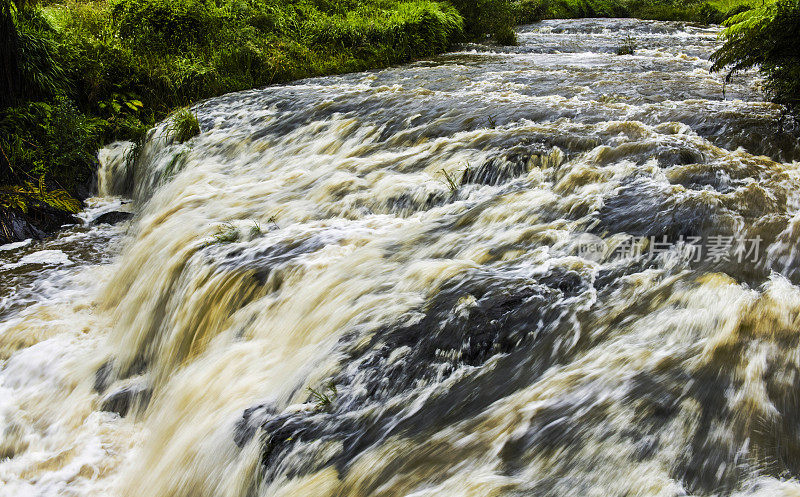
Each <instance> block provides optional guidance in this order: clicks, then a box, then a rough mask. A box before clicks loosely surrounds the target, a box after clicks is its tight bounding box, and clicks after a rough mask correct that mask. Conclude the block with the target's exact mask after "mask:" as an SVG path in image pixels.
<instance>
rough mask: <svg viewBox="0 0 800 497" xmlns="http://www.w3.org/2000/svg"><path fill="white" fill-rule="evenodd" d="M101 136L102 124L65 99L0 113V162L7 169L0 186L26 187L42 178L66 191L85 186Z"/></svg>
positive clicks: (25, 105) (1, 169) (29, 104)
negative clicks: (14, 184)
mask: <svg viewBox="0 0 800 497" xmlns="http://www.w3.org/2000/svg"><path fill="white" fill-rule="evenodd" d="M100 133H101V130H100V125H99V123H98V120H96V119H92V118H89V117H87V116H85V115H84V114H83V113H81V112H80V111H79V110H78V109H77V108H76V107H75V105H74V104H73V103H72V101H70V100H69V99H67V98H65V97H57V98H56V99H55V100H54V101H52V102H28V103H26V104H24V105H21V106H19V107H12V108H8V109H5V110H3V111H0V149H2V156H0V161H3V162H5V165H6V166H7V168H6V174H5V176H4V177H0V183H4V184H11V183H17V184H23V183H24V181H27V180H30V179H32V178H38V177H40V176H42V175H47V177H48V179H49V180H50V181H52V182H54V183H55V184H57V185H60V186H61V187H62V188H64V189H67V190H73V189H74V188H76V187H78V186H80V185H82V184H85V183H87V182H88V181H89V180H90V179H91V177H92V174H93V172H94V169H95V166H96V157H95V154H96V151H97V148H98V146H99V145H100V140H99V138H100ZM0 171H3V168H0Z"/></svg>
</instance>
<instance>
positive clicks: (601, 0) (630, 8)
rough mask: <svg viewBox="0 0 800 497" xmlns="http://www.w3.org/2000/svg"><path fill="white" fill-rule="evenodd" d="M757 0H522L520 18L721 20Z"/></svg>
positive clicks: (718, 21) (534, 19) (711, 21)
mask: <svg viewBox="0 0 800 497" xmlns="http://www.w3.org/2000/svg"><path fill="white" fill-rule="evenodd" d="M756 1H757V0H713V1H707V0H520V3H519V4H518V14H517V19H518V20H519V21H520V22H534V21H538V20H541V19H555V18H580V17H635V18H639V19H655V20H662V21H690V22H700V23H706V24H712V23H720V22H722V21H723V20H725V19H727V18H728V17H730V16H732V15H735V14H736V13H738V12H741V11H742V10H746V9H749V8H750V6H751V5H754V4H755V3H756Z"/></svg>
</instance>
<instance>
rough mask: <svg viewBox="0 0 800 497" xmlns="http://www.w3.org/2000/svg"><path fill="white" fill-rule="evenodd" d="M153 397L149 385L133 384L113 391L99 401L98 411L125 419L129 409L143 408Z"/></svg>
mask: <svg viewBox="0 0 800 497" xmlns="http://www.w3.org/2000/svg"><path fill="white" fill-rule="evenodd" d="M152 395H153V390H152V388H150V386H149V385H147V384H144V383H134V384H132V385H128V386H125V387H122V388H120V389H119V390H115V391H113V392H111V393H109V394H108V395H106V396H105V397H103V399H102V400H101V401H100V402H101V404H100V410H101V411H106V412H115V413H117V414H119V415H120V416H122V417H125V416H126V415H127V414H128V412H129V411H130V410H131V408H133V407H136V408H143V407H145V406H146V405H147V404H148V402H150V397H151V396H152Z"/></svg>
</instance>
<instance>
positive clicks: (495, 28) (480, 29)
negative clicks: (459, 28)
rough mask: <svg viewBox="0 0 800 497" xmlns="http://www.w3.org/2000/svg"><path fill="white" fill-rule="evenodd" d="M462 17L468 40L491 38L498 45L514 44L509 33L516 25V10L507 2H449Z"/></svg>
mask: <svg viewBox="0 0 800 497" xmlns="http://www.w3.org/2000/svg"><path fill="white" fill-rule="evenodd" d="M451 3H452V4H453V5H454V6H455V8H456V9H458V11H459V12H460V13H461V15H462V16H463V17H464V31H465V33H466V35H467V37H468V38H471V39H474V40H479V41H480V40H484V39H486V38H487V37H490V38H493V39H494V40H495V41H497V42H498V43H503V42H501V41H500V40H501V39H502V40H503V41H504V42H506V43H503V44H515V43H516V35H514V37H513V38H514V40H513V41H514V43H508V42H510V41H511V36H510V33H509V31H511V32H513V27H514V25H516V24H517V8H516V7H515V4H514V3H512V2H511V1H509V0H451Z"/></svg>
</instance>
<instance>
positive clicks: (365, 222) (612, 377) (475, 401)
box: [0, 20, 800, 497]
mask: <svg viewBox="0 0 800 497" xmlns="http://www.w3.org/2000/svg"><path fill="white" fill-rule="evenodd" d="M628 35H630V36H631V37H632V38H633V39H634V40H635V42H636V44H637V47H638V48H637V51H636V53H635V54H634V55H625V56H618V55H615V50H616V48H617V47H618V46H620V45H621V44H622V43H623V41H624V39H625V38H626V36H628ZM716 35H717V30H716V29H712V28H706V27H697V26H687V25H681V24H675V23H662V22H642V21H632V20H576V21H548V22H543V23H540V24H536V25H532V26H528V27H525V28H523V29H521V32H520V42H521V43H520V46H519V47H515V48H513V49H502V50H499V49H489V48H486V47H481V46H470V47H465V48H464V50H463V51H461V52H458V53H452V54H448V55H445V56H442V57H438V58H435V59H433V60H429V61H424V62H418V63H414V64H411V65H408V66H404V67H400V68H394V69H388V70H384V71H378V72H369V73H361V74H350V75H344V76H337V77H328V78H319V79H312V80H306V81H301V82H299V83H297V84H292V85H287V86H280V87H271V88H267V89H264V90H254V91H248V92H243V93H238V94H232V95H227V96H223V97H220V98H216V99H212V100H209V101H207V102H204V103H202V104H200V105H198V106H197V107H196V109H195V110H196V112H197V114H198V117H199V119H200V123H201V127H202V129H203V133H202V134H201V135H200V136H198V137H196V138H194V139H192V140H190V141H189V142H186V143H184V144H177V143H173V142H172V141H171V140H170V138H169V136H168V133H167V130H166V126H165V125H162V126H161V127H160V128H158V129H156V130H155V131H154V132H153V134H151V136H150V138H149V141H148V142H147V143H146V144H145V145H144V147H142V148H141V150H140V151H139V152H140V153H139V158H138V160H137V161H136V162H135V163H134V164H130V165H129V164H128V163H127V162H126V161H125V160H124V159H125V157H126V155H127V150H128V148H127V147H126V146H125V145H116V146H114V147H112V148H109V149H107V150H104V151H103V152H102V153H101V159H102V162H103V167H102V169H101V171H100V186H101V193H103V194H105V195H106V196H107V197H106V198H105V199H103V200H96V201H95V207H94V208H93V209H91V210H89V211H87V213H86V214H85V215H84V218H85V221H86V223H85V225H83V226H76V227H74V228H71V229H70V230H67V231H66V232H65V233H64V234H62V235H61V236H59V237H58V238H56V239H54V240H51V241H47V242H44V243H27V244H21V246H3V247H0V274H2V282H0V292H2V293H0V319H2V324H0V361H1V362H0V364H1V365H2V369H1V370H0V430H2V439H1V440H0V494H2V495H7V496H18V495H19V496H23V495H32V496H33V495H35V496H53V495H115V496H125V497H128V496H129V497H139V496H154V497H178V496H186V497H190V496H191V497H203V496H209V497H211V496H214V497H216V496H219V497H238V496H242V497H244V496H248V497H252V496H373V495H375V496H401V495H403V496H405V495H413V496H440V495H449V496H489V495H492V496H499V495H504V496H505V495H508V496H521V495H526V496H527V495H535V496H665V497H666V496H674V495H731V494H735V495H762V496H774V495H800V484H797V483H796V482H795V480H794V478H795V477H797V476H798V474H799V473H800V395H798V391H800V390H798V389H800V352H798V351H800V348H798V345H800V344H799V343H798V337H800V334H799V333H798V330H799V329H800V287H798V286H797V284H798V283H800V281H799V280H800V260H798V259H799V258H800V255H798V250H799V249H800V247H798V235H800V214H799V213H800V198H798V187H800V174H799V173H798V167H797V165H798V164H797V163H796V162H792V161H794V160H796V159H798V158H800V145H798V140H797V137H796V136H793V135H792V133H791V130H788V131H784V130H783V128H782V127H781V123H779V119H780V115H779V114H780V113H779V110H778V109H777V108H775V107H774V106H772V105H770V104H767V103H763V102H761V97H760V95H759V94H758V92H757V84H758V81H757V80H756V79H755V78H754V77H753V75H744V76H740V77H738V78H737V79H736V80H735V81H734V82H733V83H731V84H729V85H727V87H723V84H722V80H721V78H720V77H719V76H717V75H710V74H709V73H708V68H709V63H708V61H707V58H708V55H709V54H710V53H711V52H712V51H713V49H714V47H716V46H717V45H718V40H717V38H716ZM111 195H121V196H122V197H128V198H132V199H133V203H132V204H129V205H126V206H125V207H128V208H133V209H134V211H135V212H136V217H135V218H134V220H133V221H132V222H130V223H129V224H127V225H118V226H116V227H114V226H109V225H105V224H97V223H92V222H91V219H93V218H94V217H96V215H97V214H98V213H101V212H102V211H107V210H111V209H117V208H119V205H120V204H121V202H122V201H121V200H120V199H119V197H112V196H111ZM310 389H313V391H312V390H310ZM110 411H117V412H110ZM120 413H122V414H125V415H124V416H120V415H119V414H120Z"/></svg>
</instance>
